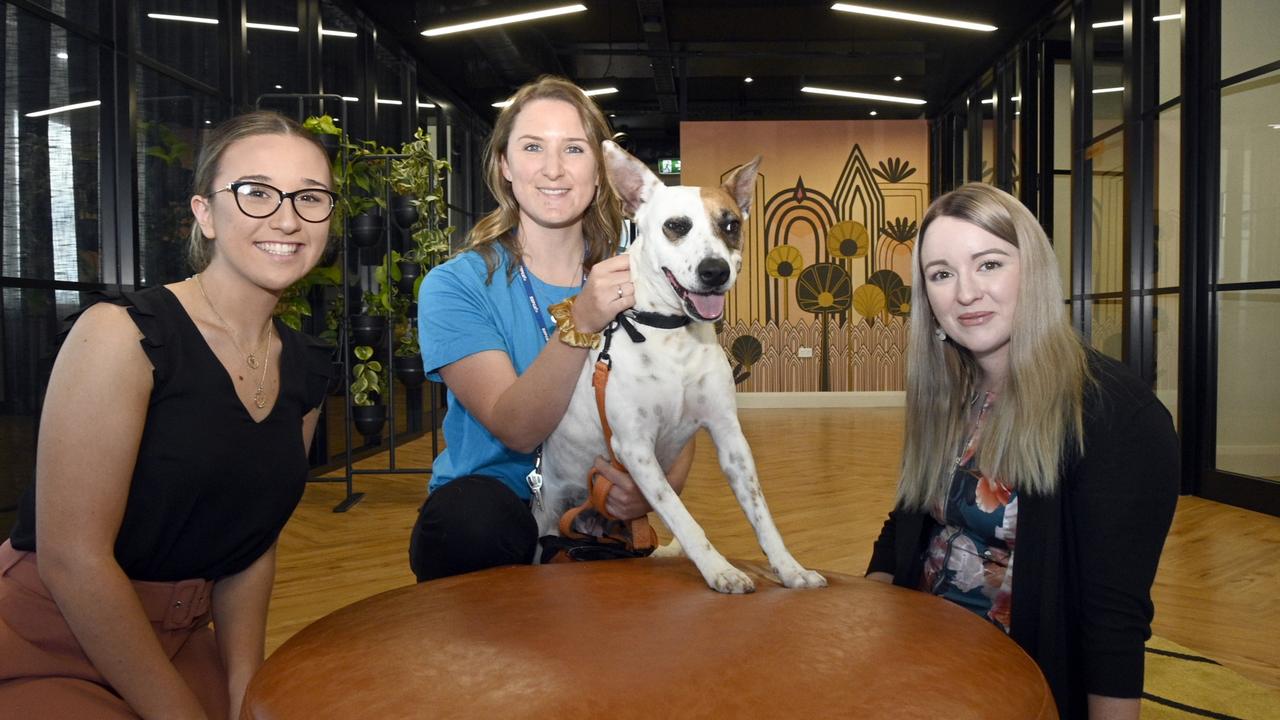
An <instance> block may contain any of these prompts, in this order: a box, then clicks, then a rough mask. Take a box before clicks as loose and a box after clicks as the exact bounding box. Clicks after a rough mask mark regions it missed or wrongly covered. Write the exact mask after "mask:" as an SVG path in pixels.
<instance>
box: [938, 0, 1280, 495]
mask: <svg viewBox="0 0 1280 720" xmlns="http://www.w3.org/2000/svg"><path fill="white" fill-rule="evenodd" d="M1270 20H1274V3H1273V2H1267V1H1266V0H1068V2H1064V3H1063V4H1062V5H1061V6H1060V8H1059V10H1058V12H1056V13H1054V14H1053V15H1052V16H1049V17H1046V18H1043V19H1042V20H1041V21H1040V22H1039V23H1038V24H1037V26H1036V27H1034V28H1031V29H1029V30H1028V32H1027V34H1026V35H1025V36H1024V37H1023V38H1022V40H1021V41H1020V42H1019V43H1018V45H1017V47H1015V48H1013V49H1011V50H1010V51H1009V52H1008V53H1007V54H1006V55H1004V56H1003V57H1002V58H1000V60H998V61H997V62H996V64H995V65H994V66H993V67H992V69H991V70H990V71H988V72H987V73H985V74H983V75H982V76H980V77H979V78H976V79H975V80H974V82H973V85H972V86H971V87H970V88H969V89H968V90H966V91H964V92H963V93H961V94H960V95H958V96H957V98H956V99H955V100H954V101H953V102H950V103H948V104H946V105H945V106H944V107H942V108H939V109H938V111H937V112H936V113H931V115H932V116H933V121H932V124H931V128H932V132H933V138H932V141H931V143H930V147H931V148H932V154H933V164H934V167H935V173H934V177H935V178H937V180H936V182H935V185H934V187H933V190H934V191H935V193H940V192H945V191H947V190H950V189H952V188H954V187H956V186H957V185H959V184H960V183H962V182H964V181H965V180H981V181H983V182H991V183H993V184H996V185H998V186H999V187H1001V188H1003V189H1006V190H1009V191H1010V192H1013V193H1015V194H1016V195H1017V196H1018V197H1019V198H1020V199H1021V200H1022V201H1023V202H1024V203H1025V204H1026V205H1027V206H1028V207H1029V208H1031V209H1032V211H1033V212H1035V213H1036V215H1037V217H1038V218H1039V219H1040V221H1041V223H1042V225H1043V226H1044V227H1045V230H1046V232H1047V233H1049V235H1050V238H1051V240H1052V241H1053V244H1054V249H1055V252H1056V254H1057V256H1058V260H1059V264H1060V267H1061V272H1062V279H1063V287H1064V289H1065V297H1064V302H1065V305H1066V310H1065V311H1066V312H1068V314H1069V316H1070V317H1071V319H1072V322H1073V324H1074V325H1075V326H1076V328H1077V329H1078V330H1079V331H1080V333H1081V335H1082V336H1083V338H1084V339H1085V341H1086V342H1087V343H1088V344H1089V345H1090V346H1091V347H1093V348H1095V349H1097V350H1098V351H1100V352H1103V353H1105V354H1107V355H1110V356H1112V357H1115V358H1117V359H1120V360H1122V361H1124V362H1125V363H1127V364H1128V365H1129V366H1130V367H1131V368H1132V369H1133V370H1134V371H1135V372H1137V373H1138V374H1139V375H1140V376H1141V377H1143V378H1144V379H1146V380H1147V381H1148V382H1149V383H1151V385H1152V387H1153V389H1154V390H1155V393H1156V395H1157V397H1158V398H1159V399H1160V401H1161V402H1163V403H1164V404H1165V405H1166V407H1168V408H1169V410H1170V412H1171V413H1172V414H1173V416H1174V419H1175V422H1176V423H1177V425H1178V429H1179V432H1180V433H1181V435H1182V444H1183V490H1184V492H1189V493H1195V494H1199V495H1203V496H1205V497H1208V498H1210V499H1216V500H1221V501H1224V502H1229V503H1232V504H1236V505H1240V506H1243V507H1248V508H1251V509H1255V510H1260V511H1264V512H1269V513H1271V514H1280V379H1277V377H1276V375H1275V374H1274V373H1270V372H1267V368H1266V367H1264V366H1265V364H1266V363H1267V362H1268V360H1270V359H1271V358H1272V357H1275V356H1277V355H1280V194H1277V193H1276V192H1275V188H1276V187H1280V114H1278V113H1277V108H1280V38H1278V37H1277V36H1276V35H1275V33H1270V32H1268V30H1267V28H1269V27H1270V24H1269V21H1270ZM1184 88H1187V90H1186V91H1185V92H1184ZM975 105H977V106H978V107H977V108H975ZM979 108H981V109H979ZM993 124H994V126H992V125H993ZM993 167H994V168H995V170H994V172H991V171H990V168H993Z"/></svg>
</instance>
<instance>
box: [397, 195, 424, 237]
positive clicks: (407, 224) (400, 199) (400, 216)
mask: <svg viewBox="0 0 1280 720" xmlns="http://www.w3.org/2000/svg"><path fill="white" fill-rule="evenodd" d="M391 217H393V218H395V220H396V227H399V228H400V229H401V230H408V229H409V228H411V227H413V224H414V223H416V222H418V208H417V207H415V206H414V205H413V198H411V197H409V196H408V195H396V196H395V197H393V198H391Z"/></svg>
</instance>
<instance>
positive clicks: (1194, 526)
mask: <svg viewBox="0 0 1280 720" xmlns="http://www.w3.org/2000/svg"><path fill="white" fill-rule="evenodd" d="M741 418H742V424H743V428H744V429H745V431H746V433H747V437H748V439H749V440H750V442H751V446H752V448H753V449H754V451H755V456H756V462H757V465H758V466H759V469H760V476H761V478H762V484H763V486H764V491H765V496H766V498H767V499H768V501H769V505H770V507H771V508H772V510H773V514H774V517H775V519H776V521H777V524H778V526H779V528H780V529H781V530H782V534H783V537H784V538H785V539H786V540H787V544H788V546H789V547H790V548H791V550H792V552H793V553H794V554H795V555H796V557H797V558H799V559H800V561H801V562H802V563H804V564H806V565H808V566H810V567H814V568H818V569H825V570H831V571H836V572H842V573H848V574H854V575H861V574H862V572H863V571H864V570H865V568H866V565H867V561H868V559H869V558H870V553H871V543H872V541H873V540H874V539H875V537H876V535H877V534H878V532H879V530H880V525H881V523H882V521H883V518H884V515H885V513H887V512H888V510H889V508H890V506H891V504H892V499H893V488H894V483H895V473H896V468H897V466H898V461H899V453H900V448H901V435H902V410H901V409H897V408H895V409H805V410H765V409H747V410H742V411H741ZM430 452H431V441H430V437H429V436H427V437H424V438H422V439H420V440H417V441H415V442H413V443H409V444H407V445H405V446H404V447H402V448H400V449H399V450H398V451H397V462H398V464H399V465H401V466H402V467H414V466H416V467H423V466H426V465H428V464H429V462H430ZM386 462H387V461H386V456H385V454H383V455H379V456H375V457H372V458H370V459H369V460H367V461H365V462H364V463H363V464H364V466H366V467H377V466H385V464H386ZM355 482H356V491H358V492H364V493H365V497H364V499H363V500H362V501H361V502H360V503H359V504H357V505H356V506H355V507H354V508H352V509H351V510H350V511H349V512H347V513H344V514H335V513H333V512H331V509H332V508H333V506H334V505H336V504H337V503H338V502H339V501H340V500H342V498H343V496H344V486H343V485H341V484H334V485H330V484H312V485H310V486H308V488H307V491H306V494H305V496H304V497H303V499H302V503H301V505H300V506H299V507H298V511H297V513H296V514H295V515H294V517H293V519H292V520H291V521H290V522H289V525H288V526H287V527H286V528H285V531H284V533H283V535H282V536H281V540H280V551H279V570H278V572H277V576H276V587H275V592H274V593H273V595H272V601H271V616H270V620H269V627H268V637H267V649H268V652H270V651H272V650H274V649H275V648H276V647H278V646H279V645H280V644H281V643H283V642H284V641H285V640H287V639H288V638H289V637H290V636H291V635H293V634H294V633H295V632H297V631H298V630H300V629H301V628H303V627H305V626H306V625H307V624H308V623H310V622H311V621H313V620H315V619H317V618H319V617H321V616H323V615H325V614H327V613H329V612H331V611H333V610H336V609H337V608H339V607H342V606H344V605H347V604H348V603H351V602H354V601H356V600H359V599H362V598H365V597H368V596H370V595H373V594H376V593H379V592H382V591H384V590H389V589H391V588H395V587H400V586H402V585H407V584H409V583H411V582H413V576H412V574H411V573H410V572H409V563H408V539H409V530H410V528H411V527H412V525H413V521H414V518H415V517H416V514H417V509H418V506H419V505H420V504H421V503H422V500H423V499H424V497H425V493H426V489H425V488H426V478H424V477H422V476H408V475H388V476H376V475H360V476H356V481H355ZM685 501H686V503H687V505H688V507H689V510H690V512H691V513H692V514H693V516H694V517H695V518H697V519H698V521H699V522H701V523H702V525H703V527H704V528H705V529H706V531H707V535H708V536H709V537H710V539H711V541H712V542H713V543H714V544H715V545H716V546H717V547H718V548H720V549H721V550H722V551H723V552H724V553H725V555H727V556H728V557H730V558H741V559H744V560H751V559H760V558H762V555H761V553H760V551H759V549H758V548H757V546H756V543H755V538H754V536H753V534H752V532H751V530H750V527H749V526H748V525H747V521H746V519H745V518H744V517H743V515H742V512H741V511H740V510H739V509H738V506H737V503H736V502H735V501H734V499H733V495H732V494H731V493H730V491H729V489H728V487H727V486H726V485H725V483H724V482H723V480H722V478H721V475H720V471H719V468H718V467H717V466H716V465H715V454H714V452H713V450H712V446H711V443H710V440H709V439H708V438H707V436H706V435H705V434H703V435H702V436H701V437H700V438H699V446H698V456H697V459H696V461H695V464H694V467H693V471H692V474H691V479H690V482H689V486H688V488H687V489H686V491H685ZM1117 551H1119V552H1122V551H1123V549H1121V548H1118V549H1117ZM1154 598H1155V604H1156V618H1155V623H1154V632H1155V633H1157V634H1159V635H1162V636H1164V637H1166V638H1168V639H1170V640H1172V641H1174V642H1176V643H1179V644H1181V645H1185V646H1187V647H1189V648H1192V649H1194V650H1197V651H1199V652H1201V653H1203V654H1205V655H1207V656H1209V657H1212V658H1214V659H1216V660H1219V661H1221V662H1222V663H1223V664H1225V665H1227V666H1229V667H1231V668H1234V669H1235V670H1237V671H1239V672H1240V673H1242V674H1243V675H1245V676H1247V677H1249V678H1251V679H1253V680H1255V681H1257V682H1260V683H1263V684H1266V685H1269V686H1272V687H1276V688H1280V519H1277V518H1273V517H1271V516H1268V515H1262V514H1259V513H1252V512H1248V511H1246V510H1239V509H1236V508H1233V507H1230V506H1226V505H1221V504H1218V503H1214V502H1209V501H1206V500H1202V499H1200V498H1195V497H1184V498H1182V499H1181V500H1180V501H1179V503H1178V510H1177V514H1176V516H1175V519H1174V523H1173V530H1172V532H1171V534H1170V536H1169V540H1168V542H1167V544H1166V546H1165V552H1164V556H1163V559H1162V561H1161V564H1160V572H1159V575H1158V576H1157V578H1156V585H1155V589H1154Z"/></svg>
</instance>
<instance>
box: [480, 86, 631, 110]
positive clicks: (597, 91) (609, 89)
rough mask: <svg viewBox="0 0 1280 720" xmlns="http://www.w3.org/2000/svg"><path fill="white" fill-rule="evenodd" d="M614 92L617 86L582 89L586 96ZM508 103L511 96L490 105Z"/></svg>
mask: <svg viewBox="0 0 1280 720" xmlns="http://www.w3.org/2000/svg"><path fill="white" fill-rule="evenodd" d="M616 92H618V88H616V87H604V88H595V89H594V90H583V91H582V94H583V95H586V96H587V97H595V96H596V95H612V94H614V93H616ZM510 104H511V98H507V99H506V100H499V101H498V102H496V103H492V107H496V108H504V107H506V106H508V105H510Z"/></svg>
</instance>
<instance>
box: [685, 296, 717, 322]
mask: <svg viewBox="0 0 1280 720" xmlns="http://www.w3.org/2000/svg"><path fill="white" fill-rule="evenodd" d="M689 301H690V302H692V303H693V309H694V310H697V311H698V314H699V315H701V316H702V317H704V318H706V319H708V320H714V319H716V318H718V317H720V313H722V312H724V295H699V294H697V293H689Z"/></svg>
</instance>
